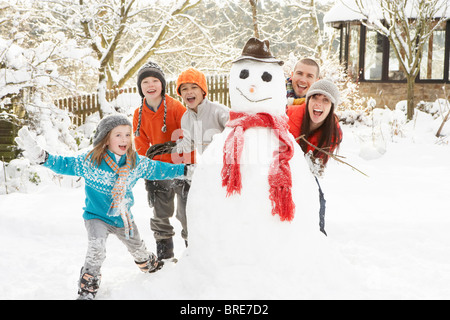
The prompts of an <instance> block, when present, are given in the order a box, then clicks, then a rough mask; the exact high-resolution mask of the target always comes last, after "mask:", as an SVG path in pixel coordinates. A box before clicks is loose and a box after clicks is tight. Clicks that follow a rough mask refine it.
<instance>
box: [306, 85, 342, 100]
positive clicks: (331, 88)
mask: <svg viewBox="0 0 450 320" xmlns="http://www.w3.org/2000/svg"><path fill="white" fill-rule="evenodd" d="M315 94H323V95H325V96H327V97H328V99H330V101H331V102H332V103H333V104H334V106H335V107H336V106H337V105H338V104H339V99H340V93H339V89H338V87H337V86H336V85H335V84H334V83H333V82H332V81H330V80H327V79H322V80H318V81H316V82H314V83H313V84H312V85H311V87H309V90H308V92H307V93H306V101H308V99H309V98H310V97H311V96H312V95H315Z"/></svg>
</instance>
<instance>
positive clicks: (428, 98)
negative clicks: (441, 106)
mask: <svg viewBox="0 0 450 320" xmlns="http://www.w3.org/2000/svg"><path fill="white" fill-rule="evenodd" d="M444 86H445V92H444V89H443V87H444ZM359 91H360V94H361V97H372V98H374V99H375V100H376V102H377V104H376V106H377V107H384V106H385V105H386V106H388V107H389V108H391V109H393V108H394V107H395V105H396V104H397V102H399V101H401V100H406V95H407V85H406V83H392V82H389V83H379V82H361V83H360V84H359ZM445 95H447V96H445ZM414 97H415V103H416V104H417V103H418V102H420V101H425V102H433V101H436V99H438V98H441V99H450V84H449V83H447V84H444V83H416V84H415V86H414Z"/></svg>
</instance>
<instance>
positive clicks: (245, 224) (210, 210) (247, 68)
mask: <svg viewBox="0 0 450 320" xmlns="http://www.w3.org/2000/svg"><path fill="white" fill-rule="evenodd" d="M230 100H231V111H234V112H240V113H246V114H257V113H261V112H263V113H269V114H271V115H274V116H279V117H283V116H285V108H286V89H285V85H284V75H283V71H282V68H281V66H280V65H279V64H277V63H264V62H259V61H252V60H242V61H238V62H235V63H234V64H233V66H232V68H231V72H230ZM231 131H232V128H229V127H227V128H225V130H224V131H223V132H222V133H221V134H217V135H215V136H214V138H213V141H212V143H211V144H210V145H209V147H208V149H207V150H206V151H205V152H204V153H203V155H202V157H201V158H200V159H199V162H198V164H197V168H196V170H195V174H194V177H193V180H192V183H191V189H190V192H189V197H188V203H187V214H188V228H189V247H190V254H191V255H195V254H196V252H195V248H196V247H198V248H201V252H198V253H199V254H201V255H202V256H204V257H209V258H208V261H209V262H208V263H210V264H214V265H216V267H218V266H223V265H229V263H230V262H231V261H238V264H242V263H243V264H244V265H248V266H252V265H259V264H260V263H264V265H265V266H269V265H270V264H271V263H277V262H276V261H277V260H278V259H280V258H281V257H284V258H286V257H288V256H289V255H291V254H293V247H292V245H294V247H295V248H297V249H298V248H300V246H301V241H302V240H301V239H305V238H309V239H310V237H311V236H312V235H313V237H316V236H318V235H319V234H320V235H321V236H322V237H323V235H322V234H321V233H320V232H319V195H318V187H317V184H316V182H315V181H314V177H313V176H312V174H311V172H310V170H309V168H308V165H307V163H306V161H305V159H304V155H303V152H302V150H301V149H300V147H299V145H298V144H297V143H296V142H295V141H294V138H293V137H292V135H290V134H288V135H289V138H290V139H292V141H293V147H294V155H293V157H292V158H291V160H290V161H289V165H290V170H291V173H292V198H293V201H294V203H295V215H294V219H293V220H292V221H281V220H280V217H279V216H277V215H273V214H272V205H271V201H270V198H269V183H268V173H269V167H270V164H271V162H272V161H273V155H274V152H277V151H278V150H279V148H280V140H279V138H278V135H277V132H276V130H274V129H272V128H268V127H254V128H249V129H247V130H245V132H244V145H243V149H242V155H241V158H240V173H241V183H242V189H241V190H240V193H236V194H231V195H227V190H226V188H225V187H223V186H222V177H221V171H222V168H223V165H224V163H223V162H224V161H223V155H224V152H225V151H224V144H225V141H226V139H227V137H228V135H229V134H230V132H231ZM286 244H288V245H286ZM295 250H296V249H295ZM268 254H269V255H268ZM270 255H274V259H272V258H270ZM266 260H267V261H266ZM269 261H270V262H269ZM241 266H242V265H241Z"/></svg>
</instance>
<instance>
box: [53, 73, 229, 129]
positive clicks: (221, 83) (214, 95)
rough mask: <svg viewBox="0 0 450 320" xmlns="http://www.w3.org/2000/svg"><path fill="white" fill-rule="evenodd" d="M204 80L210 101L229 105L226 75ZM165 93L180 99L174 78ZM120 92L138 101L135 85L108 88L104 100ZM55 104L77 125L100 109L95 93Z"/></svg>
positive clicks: (118, 94) (110, 99)
mask: <svg viewBox="0 0 450 320" xmlns="http://www.w3.org/2000/svg"><path fill="white" fill-rule="evenodd" d="M206 82H207V85H208V99H209V100H210V101H214V102H218V103H221V104H224V105H226V106H227V107H229V106H230V97H229V94H228V76H225V75H220V76H208V77H206ZM166 93H167V94H168V95H169V96H171V97H173V98H175V99H177V100H179V101H182V99H181V97H179V96H178V95H177V93H176V81H175V80H171V81H168V82H167V83H166ZM122 94H132V95H134V96H137V97H138V100H137V101H140V100H139V99H140V96H139V94H138V92H137V87H133V88H121V89H113V90H108V91H106V100H107V101H108V102H112V101H115V100H117V99H118V98H119V96H120V95H122ZM125 103H127V104H133V105H132V106H135V108H138V107H139V103H140V102H138V103H137V104H136V99H131V98H129V99H128V100H127V101H126V102H125ZM55 104H56V106H57V107H59V108H60V109H63V110H67V111H69V112H70V113H71V114H72V115H73V120H72V122H73V123H74V124H75V125H77V126H80V125H82V124H83V123H85V121H86V118H87V117H88V116H89V115H91V114H93V113H95V112H97V111H99V110H100V106H99V104H98V102H97V94H96V93H93V94H89V95H83V96H76V97H67V98H62V99H58V100H56V101H55Z"/></svg>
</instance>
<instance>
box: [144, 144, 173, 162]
mask: <svg viewBox="0 0 450 320" xmlns="http://www.w3.org/2000/svg"><path fill="white" fill-rule="evenodd" d="M175 146H176V143H175V142H173V141H167V142H164V143H158V144H154V145H152V146H151V147H150V148H148V150H147V152H146V153H145V155H146V157H147V158H150V159H153V158H154V157H155V156H158V155H160V154H166V153H173V148H175Z"/></svg>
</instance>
